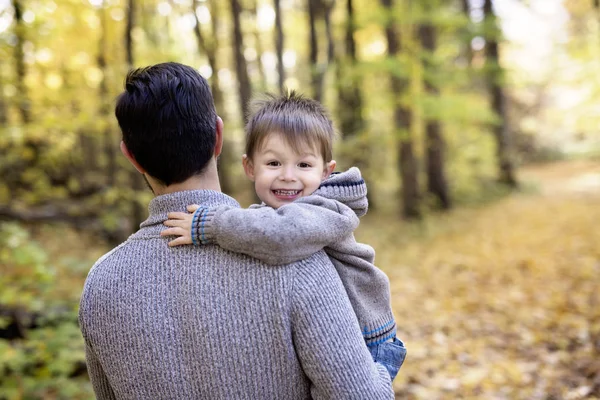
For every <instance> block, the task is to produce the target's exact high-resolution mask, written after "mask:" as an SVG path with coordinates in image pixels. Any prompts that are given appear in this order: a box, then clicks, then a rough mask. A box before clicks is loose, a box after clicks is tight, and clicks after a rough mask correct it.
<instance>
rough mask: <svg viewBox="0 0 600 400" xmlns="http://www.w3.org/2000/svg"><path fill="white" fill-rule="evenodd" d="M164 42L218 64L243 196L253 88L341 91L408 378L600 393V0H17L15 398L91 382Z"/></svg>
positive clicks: (11, 77) (1, 334) (1, 145)
mask: <svg viewBox="0 0 600 400" xmlns="http://www.w3.org/2000/svg"><path fill="white" fill-rule="evenodd" d="M164 61H178V62H182V63H185V64H189V65H192V66H195V67H197V68H198V70H199V71H200V72H201V73H202V74H203V75H204V76H205V77H206V78H207V79H209V81H210V83H211V87H212V90H213V95H214V97H215V103H216V105H217V111H218V113H219V114H220V115H221V117H222V118H223V120H224V121H225V140H226V142H225V151H224V153H223V155H222V157H221V159H220V161H219V162H220V176H221V182H222V187H223V190H224V191H225V192H226V193H228V194H231V195H232V196H234V197H236V198H237V199H239V200H240V202H241V203H242V204H243V205H248V204H250V203H251V202H253V201H254V195H253V191H252V188H251V186H250V184H249V183H248V182H247V181H246V179H245V177H244V176H243V173H242V168H241V153H242V148H243V125H244V116H245V115H246V111H247V104H248V101H249V99H250V98H251V97H252V96H253V94H256V93H262V92H265V91H269V92H272V93H279V92H283V91H285V90H289V89H297V90H299V91H300V92H302V93H305V94H306V95H308V96H310V97H313V98H316V99H318V100H320V101H322V102H323V103H324V104H325V105H326V106H327V107H328V108H329V109H330V110H331V114H332V117H333V119H334V121H335V123H336V125H337V128H338V131H339V138H338V140H337V143H336V148H335V154H336V157H335V158H336V160H337V161H338V165H339V168H338V169H344V168H347V167H348V166H351V165H357V166H359V167H360V168H361V170H362V172H363V175H364V177H365V179H366V181H367V184H368V186H369V200H370V214H369V215H368V216H367V217H365V218H364V220H363V223H362V224H361V227H360V228H359V230H358V232H357V236H358V238H359V239H360V240H364V241H365V242H367V243H369V244H371V245H373V246H374V247H375V249H376V250H377V254H378V257H377V264H378V266H380V267H381V268H382V269H383V270H384V271H385V272H386V273H387V274H388V275H389V276H390V280H391V283H392V295H393V302H394V310H395V313H396V315H397V317H398V320H399V321H400V322H401V323H400V327H399V334H400V336H401V337H402V339H403V340H405V342H406V343H407V346H408V348H409V356H408V358H407V361H406V364H405V366H404V367H403V369H402V371H401V373H400V375H399V376H398V378H397V380H396V382H395V389H396V393H397V396H398V397H399V398H407V399H437V398H465V399H467V398H468V399H475V398H482V399H491V398H494V399H580V398H581V399H583V398H589V399H592V398H600V361H598V360H600V311H599V310H600V307H599V306H598V305H599V302H600V299H599V295H598V294H597V292H598V291H597V287H598V284H599V283H600V280H599V278H598V276H599V275H600V245H598V243H600V234H599V233H598V229H597V228H596V227H595V225H594V221H600V210H599V209H600V207H598V206H597V204H598V200H600V133H599V127H600V79H598V77H597V74H598V71H600V68H599V67H600V2H599V1H598V0H562V1H561V0H494V1H492V0H419V1H416V0H378V1H368V0H338V1H334V0H227V1H216V0H0V176H2V180H1V181H0V273H1V275H0V399H2V400H3V399H11V400H12V399H88V398H93V393H92V390H91V386H90V384H89V381H88V378H87V373H86V369H85V362H84V351H83V340H82V338H81V334H80V332H79V329H78V326H77V308H78V301H79V296H80V293H81V289H82V286H83V281H84V279H85V276H86V274H87V272H88V271H89V269H90V267H91V265H92V264H93V262H94V261H95V260H96V259H97V258H98V257H99V256H100V255H102V254H103V253H104V252H106V251H108V250H109V249H110V248H111V246H114V245H116V244H118V243H120V242H121V241H123V240H124V239H125V238H126V237H127V236H128V235H129V234H130V233H132V232H133V231H135V230H136V229H137V226H138V225H139V223H140V222H141V221H142V220H143V219H144V218H145V216H146V205H147V203H148V201H149V200H150V198H151V193H149V191H148V190H147V189H146V188H145V186H144V183H143V180H142V179H141V177H140V176H139V174H137V173H136V172H135V170H134V169H133V168H132V167H131V166H130V165H129V164H128V163H127V161H126V160H125V159H124V157H122V156H121V155H120V153H119V150H118V144H119V141H120V132H119V129H118V126H117V124H116V121H115V119H114V116H113V107H114V101H115V98H116V96H117V95H118V94H119V93H120V91H121V90H122V84H123V78H124V76H125V74H126V72H127V71H128V70H129V69H130V68H132V67H137V66H145V65H149V64H153V63H159V62H164Z"/></svg>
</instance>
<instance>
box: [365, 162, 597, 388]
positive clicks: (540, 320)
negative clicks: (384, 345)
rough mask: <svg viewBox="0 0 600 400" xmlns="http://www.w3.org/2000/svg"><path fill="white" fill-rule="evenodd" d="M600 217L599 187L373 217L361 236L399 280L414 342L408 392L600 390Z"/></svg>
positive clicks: (402, 378) (401, 320)
mask: <svg viewBox="0 0 600 400" xmlns="http://www.w3.org/2000/svg"><path fill="white" fill-rule="evenodd" d="M594 172H596V171H595V170H594ZM599 172H600V170H599ZM588 176H589V172H588ZM598 176H600V175H598ZM553 184H556V182H554V181H553ZM599 223H600V192H596V193H594V192H593V191H586V192H585V193H582V192H578V191H572V192H569V193H566V192H561V193H560V194H559V193H548V192H546V191H540V193H538V194H537V195H534V194H517V195H513V196H511V197H508V198H506V199H504V200H501V201H499V202H498V203H496V204H493V205H491V206H487V207H482V208H479V209H468V210H464V209H463V210H457V211H455V212H453V213H450V214H449V215H446V216H441V217H440V216H435V217H431V218H430V219H429V220H427V221H425V222H423V223H421V224H419V225H408V224H405V223H402V222H400V221H398V222H396V223H395V222H393V218H389V216H388V217H387V218H385V219H384V218H383V217H382V216H381V215H379V216H378V215H373V216H370V217H366V219H365V222H364V223H363V224H362V225H361V228H360V230H359V232H358V234H357V237H358V239H359V240H361V241H364V242H366V243H369V244H371V245H373V246H374V247H375V249H376V250H377V260H376V261H377V265H378V266H379V267H380V268H381V269H383V270H384V271H385V272H386V273H387V274H388V276H389V278H390V281H391V290H392V298H393V300H392V301H393V307H394V312H395V315H396V317H397V321H398V325H399V335H400V336H401V338H402V339H403V340H404V341H405V342H406V345H407V348H408V357H407V359H406V362H405V364H404V366H403V368H402V369H401V371H400V374H399V375H398V378H397V379H396V381H395V389H396V394H397V397H398V398H405V399H428V400H429V399H511V400H512V399H528V400H535V399H547V400H550V399H557V400H558V399H566V400H569V399H570V400H574V399H598V398H600V229H599V227H598V224H599Z"/></svg>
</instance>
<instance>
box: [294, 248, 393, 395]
mask: <svg viewBox="0 0 600 400" xmlns="http://www.w3.org/2000/svg"><path fill="white" fill-rule="evenodd" d="M296 271H297V272H296V279H295V282H294V286H293V288H292V293H291V294H290V298H291V301H292V303H291V304H292V305H291V307H292V308H291V310H292V314H291V315H292V334H293V336H292V337H293V341H294V348H295V350H296V354H297V355H298V358H299V360H300V363H301V365H302V369H303V371H304V372H305V373H306V375H307V376H308V378H309V379H310V381H311V383H312V387H311V395H312V397H313V398H315V399H333V398H335V399H357V400H358V399H361V400H362V399H393V398H394V392H393V389H392V383H391V379H390V375H389V373H388V372H387V370H386V368H385V367H384V366H383V365H382V364H379V363H376V362H374V361H373V358H372V356H371V355H370V354H369V350H367V347H366V346H365V343H364V340H363V337H362V335H361V332H360V328H359V326H358V322H357V320H356V317H355V315H354V311H353V310H352V307H351V305H350V301H349V300H348V296H347V294H346V292H345V290H344V287H343V285H342V283H341V281H340V278H339V276H338V275H337V273H336V271H335V269H334V267H333V266H332V265H331V262H330V261H329V260H328V259H327V257H325V255H324V254H323V253H322V252H321V253H317V254H315V255H314V256H312V257H310V258H308V259H305V260H302V261H300V262H298V267H297V269H296Z"/></svg>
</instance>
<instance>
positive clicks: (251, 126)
mask: <svg viewBox="0 0 600 400" xmlns="http://www.w3.org/2000/svg"><path fill="white" fill-rule="evenodd" d="M273 133H278V134H280V135H282V136H283V138H284V140H285V141H286V142H287V143H288V144H289V145H290V146H291V147H292V149H293V150H294V151H296V152H298V153H299V152H300V151H301V149H302V148H303V147H305V146H307V147H310V148H314V149H315V150H318V151H319V153H320V154H321V156H322V157H323V161H324V162H326V163H327V162H329V161H331V160H332V158H333V151H332V147H333V139H334V137H335V129H334V128H333V122H332V121H331V119H330V118H329V114H328V112H327V110H326V109H325V107H323V105H322V104H321V103H319V102H318V101H316V100H313V99H310V98H308V97H304V96H303V95H302V94H299V93H297V92H295V91H293V90H292V91H289V92H288V93H287V94H284V95H280V96H276V95H272V94H266V95H263V96H261V97H259V98H256V99H254V100H252V102H251V103H250V115H249V118H248V123H247V124H246V151H245V153H246V155H247V156H248V158H249V159H250V160H252V159H253V156H254V154H255V153H256V151H257V150H259V149H260V148H261V146H262V145H263V143H264V141H265V139H266V138H267V137H268V136H269V135H270V134H273Z"/></svg>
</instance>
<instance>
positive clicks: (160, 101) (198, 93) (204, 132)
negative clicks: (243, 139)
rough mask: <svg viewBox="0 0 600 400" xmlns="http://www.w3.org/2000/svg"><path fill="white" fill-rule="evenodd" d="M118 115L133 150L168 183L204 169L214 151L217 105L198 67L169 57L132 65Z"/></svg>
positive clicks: (145, 165) (124, 137)
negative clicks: (138, 65) (163, 59)
mask: <svg viewBox="0 0 600 400" xmlns="http://www.w3.org/2000/svg"><path fill="white" fill-rule="evenodd" d="M115 115H116V117H117V120H118V121H119V126H120V127H121V132H122V133H123V141H124V142H125V145H126V146H127V148H128V149H129V151H130V153H131V154H132V155H133V157H134V158H135V160H136V161H137V162H138V163H139V164H140V165H141V166H142V168H144V169H145V170H146V171H147V172H148V174H149V175H151V176H152V177H154V178H156V179H158V180H160V181H161V182H162V183H163V184H164V185H167V186H168V185H171V184H173V183H180V182H183V181H185V180H186V179H188V178H190V177H192V176H194V175H197V174H199V173H201V172H202V170H203V169H204V168H205V167H206V165H207V164H208V162H209V161H210V159H211V158H212V156H213V154H214V148H215V144H216V129H217V113H216V110H215V105H214V102H213V98H212V94H211V92H210V87H209V85H208V83H207V82H206V80H205V79H204V78H203V77H202V76H201V75H200V74H199V73H198V71H196V70H195V69H194V68H192V67H189V66H186V65H182V64H178V63H174V62H168V63H163V64H157V65H152V66H149V67H145V68H138V69H135V70H132V71H130V72H129V73H128V74H127V77H126V78H125V91H124V92H123V93H121V95H120V96H119V98H118V100H117V105H116V108H115Z"/></svg>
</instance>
